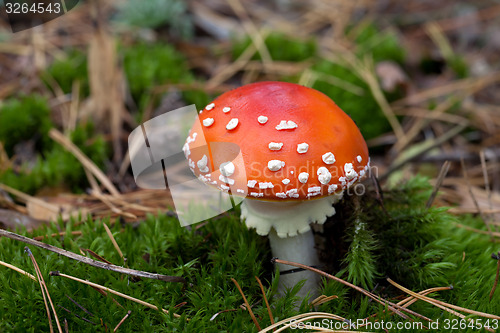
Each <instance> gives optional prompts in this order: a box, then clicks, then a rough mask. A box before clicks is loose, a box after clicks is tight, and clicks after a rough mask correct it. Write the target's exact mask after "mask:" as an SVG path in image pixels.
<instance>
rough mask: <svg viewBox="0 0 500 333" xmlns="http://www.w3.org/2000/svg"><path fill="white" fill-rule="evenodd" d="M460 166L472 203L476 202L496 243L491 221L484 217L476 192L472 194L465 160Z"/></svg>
mask: <svg viewBox="0 0 500 333" xmlns="http://www.w3.org/2000/svg"><path fill="white" fill-rule="evenodd" d="M460 164H461V165H462V172H463V175H464V179H465V182H466V184H467V188H468V189H469V194H470V197H471V199H472V202H474V206H475V207H476V209H477V211H478V212H479V216H480V217H481V219H482V220H483V222H484V224H486V227H487V228H488V232H489V234H490V238H491V240H492V241H495V237H494V236H493V230H491V225H490V223H489V221H488V220H487V219H486V217H485V216H484V214H483V212H482V211H481V208H480V207H479V203H478V202H477V199H476V196H475V195H474V192H472V185H471V183H470V179H469V175H468V174H467V168H466V167H465V161H464V159H463V158H461V159H460Z"/></svg>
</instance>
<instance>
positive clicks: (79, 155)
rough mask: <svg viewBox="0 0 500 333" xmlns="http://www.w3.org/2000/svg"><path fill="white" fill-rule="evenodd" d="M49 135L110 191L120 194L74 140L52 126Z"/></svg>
mask: <svg viewBox="0 0 500 333" xmlns="http://www.w3.org/2000/svg"><path fill="white" fill-rule="evenodd" d="M49 136H50V137H51V138H52V139H53V140H54V141H56V142H57V143H59V144H60V145H61V146H63V147H64V148H65V149H66V150H68V151H69V152H71V153H72V154H73V155H74V156H75V157H76V159H77V160H78V161H80V163H81V164H82V165H83V167H84V168H86V169H88V170H89V171H90V172H91V173H92V174H93V175H94V176H95V177H96V178H97V179H98V180H99V181H100V182H101V184H102V185H104V187H106V189H107V190H108V191H109V193H111V194H113V195H116V196H120V192H119V191H118V190H117V189H116V187H115V186H114V185H113V183H111V181H110V180H109V179H108V177H106V175H104V173H103V172H102V171H101V169H99V168H98V167H97V166H96V165H95V163H94V162H92V161H91V160H90V159H89V158H88V157H87V156H85V154H84V153H83V152H82V151H81V150H80V148H78V147H77V146H76V145H75V144H74V143H73V142H71V141H70V140H69V139H68V138H67V137H65V136H64V135H63V134H62V133H61V132H59V131H58V130H56V129H54V128H52V129H51V130H50V131H49Z"/></svg>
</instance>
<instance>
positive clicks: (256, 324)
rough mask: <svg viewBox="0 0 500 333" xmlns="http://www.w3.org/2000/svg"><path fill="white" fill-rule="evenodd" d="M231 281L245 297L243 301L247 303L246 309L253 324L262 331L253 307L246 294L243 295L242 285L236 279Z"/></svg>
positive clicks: (242, 295)
mask: <svg viewBox="0 0 500 333" xmlns="http://www.w3.org/2000/svg"><path fill="white" fill-rule="evenodd" d="M231 281H233V283H234V284H235V285H236V288H238V291H239V292H240V294H241V297H243V301H244V302H245V305H246V308H247V310H248V313H250V317H252V320H253V323H254V324H255V326H256V327H257V329H258V330H259V331H260V330H261V328H260V325H259V322H258V321H257V318H255V315H254V314H253V311H252V307H251V306H250V303H248V301H247V298H246V297H245V294H244V293H243V290H241V287H240V285H239V284H238V281H236V280H235V279H234V278H231Z"/></svg>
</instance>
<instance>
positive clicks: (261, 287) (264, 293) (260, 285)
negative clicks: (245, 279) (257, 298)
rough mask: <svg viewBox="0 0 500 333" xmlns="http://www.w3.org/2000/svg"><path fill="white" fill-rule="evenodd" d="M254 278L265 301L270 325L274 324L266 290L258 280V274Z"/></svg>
mask: <svg viewBox="0 0 500 333" xmlns="http://www.w3.org/2000/svg"><path fill="white" fill-rule="evenodd" d="M255 280H257V283H258V284H259V287H260V291H261V292H262V297H264V302H265V303H266V308H267V313H268V314H269V319H270V320H271V325H272V324H274V317H273V313H272V311H271V307H270V306H269V302H268V301H267V296H266V291H265V290H264V286H263V285H262V282H261V281H260V279H259V277H258V276H256V277H255ZM273 331H274V330H273Z"/></svg>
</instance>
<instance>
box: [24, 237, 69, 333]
mask: <svg viewBox="0 0 500 333" xmlns="http://www.w3.org/2000/svg"><path fill="white" fill-rule="evenodd" d="M24 251H25V252H26V253H28V256H29V257H30V259H31V262H32V263H33V266H34V267H35V272H36V276H37V279H38V283H40V288H41V289H42V296H43V301H44V303H45V309H46V310H47V316H48V317H49V327H50V332H53V331H54V329H53V327H52V319H51V316H50V310H49V306H48V304H47V300H48V303H49V304H50V307H51V309H52V312H53V313H54V318H55V320H56V324H57V329H58V331H59V333H62V328H61V324H60V323H59V318H58V317H57V312H56V308H55V307H54V303H52V299H51V298H50V293H49V289H48V288H47V285H46V284H45V280H44V279H43V275H42V271H41V270H40V267H38V263H37V262H36V260H35V257H34V256H33V253H31V250H30V249H29V248H28V247H27V246H26V247H25V248H24Z"/></svg>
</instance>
